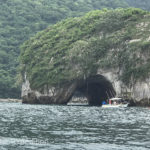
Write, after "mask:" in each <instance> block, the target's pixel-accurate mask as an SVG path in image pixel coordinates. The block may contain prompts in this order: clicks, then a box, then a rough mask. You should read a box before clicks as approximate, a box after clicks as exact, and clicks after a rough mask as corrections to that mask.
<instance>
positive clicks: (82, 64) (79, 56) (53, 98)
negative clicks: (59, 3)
mask: <svg viewBox="0 0 150 150" xmlns="http://www.w3.org/2000/svg"><path fill="white" fill-rule="evenodd" d="M149 35H150V13H148V12H145V11H143V10H139V9H133V8H130V9H117V10H103V11H93V12H90V13H88V14H86V15H85V16H83V17H79V18H72V19H67V20H65V21H62V22H60V23H58V24H56V25H54V26H52V27H50V28H48V29H46V30H44V31H42V32H40V33H38V34H37V35H36V36H35V37H33V38H31V39H30V40H28V41H27V42H25V43H24V44H23V45H22V50H21V57H20V58H21V68H22V70H21V74H22V78H23V79H24V80H23V81H24V83H23V86H22V98H23V103H37V104H67V103H68V102H69V101H70V99H71V98H72V97H73V96H74V93H77V92H79V93H81V95H83V96H84V97H86V98H87V101H88V103H89V104H90V105H101V103H102V101H103V100H106V99H109V98H111V97H115V96H117V97H120V96H121V97H124V98H127V99H130V100H131V102H132V104H135V105H138V106H150V103H149V100H150V58H149V56H150V37H149Z"/></svg>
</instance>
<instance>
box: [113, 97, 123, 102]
mask: <svg viewBox="0 0 150 150" xmlns="http://www.w3.org/2000/svg"><path fill="white" fill-rule="evenodd" d="M110 100H111V101H120V100H122V98H119V97H115V98H111V99H110Z"/></svg>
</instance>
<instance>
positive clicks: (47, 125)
mask: <svg viewBox="0 0 150 150" xmlns="http://www.w3.org/2000/svg"><path fill="white" fill-rule="evenodd" d="M8 149H9V150H24V149H27V150H33V149H35V150H62V149H64V150H76V149H77V150H99V149H101V150H129V149H130V150H132V149H133V150H134V149H136V150H148V149H150V109H148V108H134V107H133V108H122V109H118V108H117V109H111V108H101V107H88V106H48V105H22V104H21V103H0V150H8Z"/></svg>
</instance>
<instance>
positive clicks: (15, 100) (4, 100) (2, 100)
mask: <svg viewBox="0 0 150 150" xmlns="http://www.w3.org/2000/svg"><path fill="white" fill-rule="evenodd" d="M0 102H12V103H21V102H22V100H21V99H11V98H7V99H0Z"/></svg>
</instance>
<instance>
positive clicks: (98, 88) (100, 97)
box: [75, 75, 116, 106]
mask: <svg viewBox="0 0 150 150" xmlns="http://www.w3.org/2000/svg"><path fill="white" fill-rule="evenodd" d="M75 93H80V94H81V95H82V96H83V95H84V96H85V97H86V98H87V101H88V104H89V105H96V106H97V105H99V106H101V105H102V101H104V100H105V101H106V100H108V99H109V98H111V97H115V95H116V92H115V90H114V88H113V86H112V84H111V82H110V81H108V80H107V79H106V78H105V77H104V76H102V75H96V76H92V77H89V78H87V79H86V80H84V81H81V82H80V83H79V84H78V86H77V88H76V90H75Z"/></svg>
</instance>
